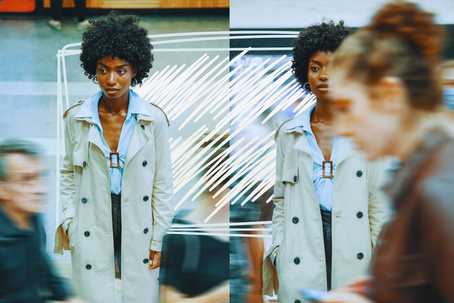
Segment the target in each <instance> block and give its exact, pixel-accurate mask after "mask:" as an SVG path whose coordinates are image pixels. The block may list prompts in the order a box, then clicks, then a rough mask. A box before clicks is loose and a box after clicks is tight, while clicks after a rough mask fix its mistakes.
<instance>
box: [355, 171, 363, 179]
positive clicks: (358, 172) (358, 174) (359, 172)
mask: <svg viewBox="0 0 454 303" xmlns="http://www.w3.org/2000/svg"><path fill="white" fill-rule="evenodd" d="M356 176H357V177H358V178H361V177H362V176H363V171H362V170H358V171H357V172H356Z"/></svg>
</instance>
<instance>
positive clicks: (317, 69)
mask: <svg viewBox="0 0 454 303" xmlns="http://www.w3.org/2000/svg"><path fill="white" fill-rule="evenodd" d="M319 70H320V67H318V66H311V71H312V72H313V73H316V72H318V71H319Z"/></svg>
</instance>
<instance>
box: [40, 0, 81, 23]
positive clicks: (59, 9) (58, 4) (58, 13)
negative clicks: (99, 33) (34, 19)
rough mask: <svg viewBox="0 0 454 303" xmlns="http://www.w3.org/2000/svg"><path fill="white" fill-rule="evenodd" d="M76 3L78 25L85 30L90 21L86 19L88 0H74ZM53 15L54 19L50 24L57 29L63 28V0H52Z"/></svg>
mask: <svg viewBox="0 0 454 303" xmlns="http://www.w3.org/2000/svg"><path fill="white" fill-rule="evenodd" d="M74 5H75V14H76V16H77V22H78V25H77V27H78V28H79V30H85V29H86V28H87V27H88V25H89V22H88V20H86V17H87V9H86V1H85V0H74ZM51 15H52V19H51V20H49V25H50V26H51V27H52V28H54V29H56V30H61V28H62V24H61V19H62V15H63V0H52V1H51Z"/></svg>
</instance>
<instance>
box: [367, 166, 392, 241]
mask: <svg viewBox="0 0 454 303" xmlns="http://www.w3.org/2000/svg"><path fill="white" fill-rule="evenodd" d="M388 166H389V162H388V161H376V162H372V163H369V167H368V171H367V174H368V176H367V177H368V180H367V185H368V191H369V225H370V233H371V240H372V247H374V246H375V243H376V241H377V238H378V236H379V234H380V232H381V230H382V227H383V224H385V223H386V222H387V221H388V220H389V218H390V215H391V204H390V203H389V200H388V199H387V197H386V195H385V193H384V191H383V189H382V187H383V185H384V184H385V181H386V168H387V167H388Z"/></svg>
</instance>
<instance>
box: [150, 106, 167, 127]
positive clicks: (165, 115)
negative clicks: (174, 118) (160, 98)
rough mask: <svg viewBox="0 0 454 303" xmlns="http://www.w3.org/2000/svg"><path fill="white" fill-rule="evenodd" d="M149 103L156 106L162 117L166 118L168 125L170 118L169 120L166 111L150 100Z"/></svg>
mask: <svg viewBox="0 0 454 303" xmlns="http://www.w3.org/2000/svg"><path fill="white" fill-rule="evenodd" d="M150 105H152V106H154V107H156V108H157V109H159V110H160V111H161V112H162V113H163V114H164V117H165V118H166V121H167V125H168V126H170V120H169V117H167V114H166V112H165V111H164V110H163V109H162V108H160V107H159V106H158V105H156V104H154V103H152V102H150Z"/></svg>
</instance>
